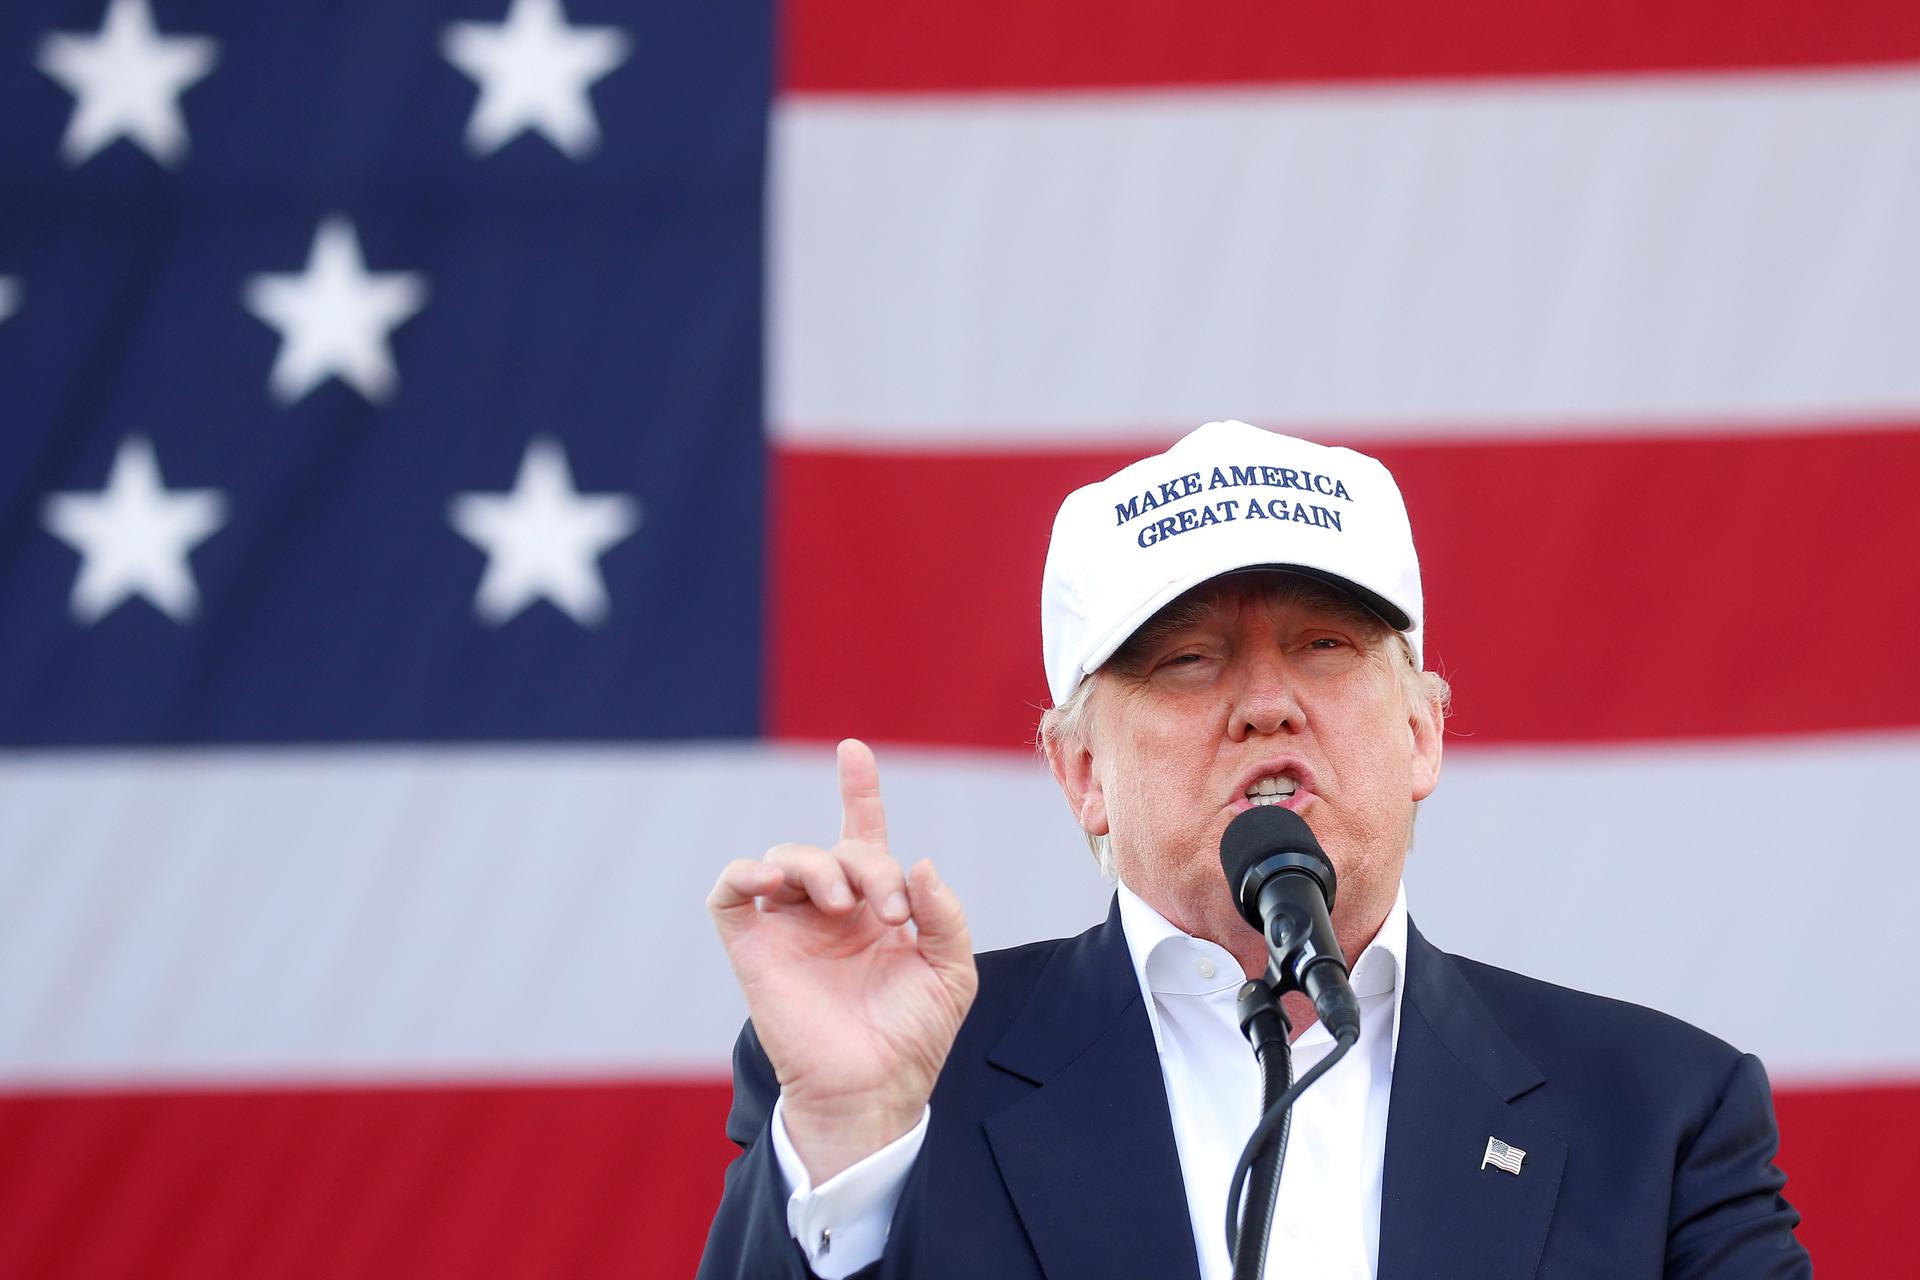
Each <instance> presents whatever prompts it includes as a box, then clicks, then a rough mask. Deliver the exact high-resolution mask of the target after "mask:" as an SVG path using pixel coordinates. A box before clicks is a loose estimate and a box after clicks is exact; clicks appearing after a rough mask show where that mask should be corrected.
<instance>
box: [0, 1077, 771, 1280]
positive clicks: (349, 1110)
mask: <svg viewBox="0 0 1920 1280" xmlns="http://www.w3.org/2000/svg"><path fill="white" fill-rule="evenodd" d="M729 1097H730V1091H729V1089H728V1088H727V1087H726V1086H725V1085H724V1084H720V1083H697V1084H680V1085H669V1084H648V1085H635V1086H627V1087H608V1086H596V1087H578V1088H569V1087H560V1086H555V1087H543V1088H434V1089H364V1090H299V1091H292V1090H289V1091H274V1092H248V1093H225V1092H198V1093H171V1094H135V1095H116V1094H105V1095H64V1096H63V1095H51V1096H29V1097H14V1098H7V1099H0V1276H22V1277H25V1276H32V1277H35V1278H36V1280H68V1278H71V1280H121V1278H122V1277H125V1278H126V1280H166V1278H169V1277H181V1278H182V1280H185V1278H186V1277H195V1278H196V1280H198V1278H203V1277H208V1276H273V1277H278V1278H280V1280H304V1278H307V1277H312V1278H313V1280H350V1278H357V1277H366V1278H367V1280H390V1278H391V1277H394V1276H408V1277H414V1278H416V1280H436V1278H437V1277H446V1280H470V1278H471V1277H474V1276H488V1277H521V1276H524V1277H527V1278H528V1280H535V1278H536V1277H538V1278H540V1280H545V1278H546V1277H551V1276H572V1277H607V1280H614V1278H615V1277H618V1278H620V1280H634V1277H651V1276H661V1277H665V1276H690V1275H692V1274H693V1272H694V1267H695V1265H696V1262H697V1260H698V1258H699V1256H700V1250H701V1248H702V1246H703V1245H704V1243H705V1239H706V1224H707V1222H708V1221H709V1220H710V1219H711V1217H712V1215H713V1207H714V1205H715V1204H716V1203H717V1202H718V1200H719V1196H720V1178H721V1171H722V1170H723V1169H724V1167H725V1165H726V1162H727V1161H728V1160H729V1159H731V1158H732V1155H733V1154H734V1148H733V1146H732V1144H730V1143H728V1142H727V1141H726V1138H725V1136H724V1134H723V1132H722V1126H723V1125H724V1123H725V1119H726V1109H727V1103H728V1100H729Z"/></svg>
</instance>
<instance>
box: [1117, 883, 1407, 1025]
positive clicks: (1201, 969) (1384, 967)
mask: <svg viewBox="0 0 1920 1280" xmlns="http://www.w3.org/2000/svg"><path fill="white" fill-rule="evenodd" d="M1117 888H1118V896H1119V899H1120V928H1121V931H1122V932H1123V933H1125V935H1126V938H1127V953H1128V955H1129V957H1130V958H1131V959H1132V961H1133V975H1134V979H1135V981H1137V982H1138V983H1139V984H1140V999H1141V1002H1142V1003H1144V1004H1145V1005H1146V1007H1147V1024H1148V1025H1149V1026H1150V1027H1152V1028H1153V1047H1154V1048H1155V1049H1157V1050H1159V1051H1161V1052H1163V1053H1164V1052H1165V1051H1166V1046H1165V1044H1164V1043H1163V1042H1162V1040H1161V1033H1160V1005H1159V997H1162V996H1208V995H1214V994H1216V993H1218V992H1221V991H1230V990H1234V989H1236V988H1238V987H1239V986H1240V984H1241V982H1243V981H1244V980H1245V975H1244V974H1243V973H1242V971H1241V969H1240V962H1239V961H1238V960H1236V959H1234V957H1233V953H1232V952H1230V951H1228V950H1227V949H1226V948H1225V947H1223V946H1221V945H1220V944H1219V943H1217V942H1211V941H1208V940H1207V939H1205V938H1196V937H1194V936H1192V935H1191V934H1188V933H1184V932H1182V931H1181V930H1180V928H1179V927H1178V926H1176V925H1175V924H1174V923H1173V922H1172V921H1170V920H1168V919H1167V918H1166V917H1165V916H1163V915H1161V914H1160V913H1159V912H1158V911H1156V910H1154V909H1153V908H1152V907H1150V906H1148V905H1147V903H1146V900H1145V899H1143V898H1141V897H1140V895H1139V894H1137V893H1135V892H1134V891H1133V890H1131V889H1129V888H1128V887H1127V885H1126V882H1125V881H1119V882H1117ZM1406 967H1407V886H1406V884H1405V883H1404V882H1402V883H1401V884H1400V886H1399V887H1398V888H1397V889H1396V891H1395V892H1394V895H1393V907H1392V909H1391V910H1389V911H1388V912H1387V918H1386V919H1385V920H1384V921H1382V922H1381V924H1380V931H1379V932H1378V933H1376V934H1375V935H1374V936H1373V941H1372V942H1369V943H1368V944H1367V948H1366V950H1364V951H1362V952H1361V953H1360V961H1359V963H1358V964H1356V965H1354V967H1353V973H1352V975H1351V981H1352V984H1353V994H1354V995H1355V996H1357V997H1360V998H1362V999H1364V998H1366V997H1368V996H1384V995H1391V996H1392V997H1393V1023H1392V1026H1393V1029H1394V1036H1393V1039H1394V1042H1395V1047H1396V1048H1397V1047H1398V1043H1399V1039H1400V1037H1399V1028H1400V999H1401V995H1402V993H1403V992H1404V991H1405V988H1406V984H1405V983H1403V982H1402V981H1401V980H1400V979H1401V975H1402V974H1404V973H1405V972H1406ZM1325 1035H1326V1031H1325V1029H1324V1028H1322V1027H1321V1026H1320V1025H1319V1024H1318V1023H1316V1024H1314V1026H1312V1027H1311V1028H1309V1029H1308V1030H1307V1031H1306V1032H1304V1033H1303V1036H1302V1038H1303V1039H1304V1038H1306V1037H1310V1036H1311V1037H1319V1036H1325Z"/></svg>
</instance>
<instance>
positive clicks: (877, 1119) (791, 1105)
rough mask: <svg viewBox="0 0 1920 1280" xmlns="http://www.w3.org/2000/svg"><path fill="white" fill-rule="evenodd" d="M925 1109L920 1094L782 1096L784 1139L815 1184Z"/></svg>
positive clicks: (883, 1142) (905, 1128)
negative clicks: (849, 1096) (892, 1095)
mask: <svg viewBox="0 0 1920 1280" xmlns="http://www.w3.org/2000/svg"><path fill="white" fill-rule="evenodd" d="M926 1109H927V1099H926V1098H925V1097H908V1096H899V1097H888V1098H876V1097H874V1096H872V1095H871V1094H869V1095H864V1096H860V1097H852V1098H809V1097H806V1096H805V1095H799V1096H795V1095H793V1094H788V1093H783V1094H782V1095H781V1101H780V1110H781V1117H782V1120H783V1122H784V1124H785V1126H786V1131H787V1141H788V1142H790V1143H791V1144H792V1146H793V1150H794V1154H796V1155H798V1156H799V1157H800V1162H801V1163H802V1164H803V1165H805V1166H806V1169H807V1177H808V1179H809V1180H810V1181H811V1182H812V1184H813V1185H814V1186H816V1187H818V1186H819V1185H820V1184H821V1183H823V1182H825V1181H827V1180H828V1179H829V1178H832V1177H834V1176H835V1175H837V1174H839V1173H841V1172H843V1171H844V1170H846V1169H849V1168H851V1167H852V1166H854V1165H856V1164H858V1163H860V1161H862V1160H864V1159H866V1158H867V1157H868V1156H870V1155H872V1154H873V1153H874V1152H876V1151H879V1150H881V1149H882V1148H884V1147H887V1146H889V1145H891V1144H892V1143H895V1142H898V1141H899V1140H900V1139H901V1138H903V1137H905V1136H906V1135H907V1134H908V1133H910V1132H912V1131H913V1128H914V1126H915V1125H917V1124H919V1123H920V1117H921V1116H922V1115H923V1114H924V1113H925V1111H926Z"/></svg>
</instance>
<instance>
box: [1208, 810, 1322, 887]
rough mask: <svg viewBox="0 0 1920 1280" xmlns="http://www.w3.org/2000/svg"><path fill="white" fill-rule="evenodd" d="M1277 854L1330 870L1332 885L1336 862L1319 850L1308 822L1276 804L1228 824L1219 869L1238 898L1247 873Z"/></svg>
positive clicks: (1221, 845) (1318, 843) (1223, 837)
mask: <svg viewBox="0 0 1920 1280" xmlns="http://www.w3.org/2000/svg"><path fill="white" fill-rule="evenodd" d="M1277 853H1299V854H1305V855H1306V856H1308V857H1310V858H1312V859H1313V860H1314V861H1316V862H1319V863H1322V864H1324V865H1325V866H1326V868H1327V875H1328V881H1329V883H1331V880H1332V874H1333V862H1332V860H1331V859H1329V858H1328V857H1327V855H1326V853H1325V852H1324V851H1322V850H1321V848H1320V842H1319V841H1318V840H1316V839H1315V838H1314V835H1313V829H1312V828H1311V827H1309V826H1307V820H1306V819H1305V818H1303V817H1301V816H1300V815H1299V814H1297V813H1295V812H1294V811H1293V810H1291V809H1284V808H1282V807H1281V806H1279V805H1277V804H1263V805H1255V806H1254V807H1253V808H1251V809H1249V810H1247V811H1246V812H1245V813H1243V814H1241V815H1240V816H1238V817H1236V818H1235V819H1234V820H1233V821H1232V822H1229V823H1228V824H1227V830H1226V833H1225V834H1224V835H1222V836H1221V837H1220V867H1221V869H1222V870H1223V871H1225V872H1226V873H1227V883H1228V884H1229V885H1230V886H1232V888H1233V891H1234V893H1235V894H1236V895H1238V894H1239V892H1240V886H1241V885H1242V884H1244V883H1245V882H1246V879H1247V872H1249V871H1251V870H1253V869H1254V868H1255V867H1256V866H1258V865H1259V864H1260V863H1262V862H1264V861H1266V860H1267V859H1268V858H1271V857H1273V856H1274V855H1275V854H1277Z"/></svg>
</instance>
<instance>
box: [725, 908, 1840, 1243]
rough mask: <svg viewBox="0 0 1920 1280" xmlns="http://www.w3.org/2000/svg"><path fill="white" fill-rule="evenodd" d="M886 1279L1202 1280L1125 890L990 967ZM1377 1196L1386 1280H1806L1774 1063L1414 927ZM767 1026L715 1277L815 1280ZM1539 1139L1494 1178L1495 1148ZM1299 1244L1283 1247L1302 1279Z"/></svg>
mask: <svg viewBox="0 0 1920 1280" xmlns="http://www.w3.org/2000/svg"><path fill="white" fill-rule="evenodd" d="M979 965H980V993H979V996H978V998H977V999H976V1000H975V1002H974V1005H973V1009H972V1011H971V1012H970V1013H969V1014H968V1016H967V1019H966V1022H965V1024H964V1025H963V1026H962V1027H961V1030H960V1034H959V1037H958V1039H957V1040H956V1041H955V1043H954V1047H953V1052H952V1054H951V1055H949V1057H948V1060H947V1063H946V1066H945V1068H944V1069H943V1070H942V1072H941V1074H940V1080H939V1084H938V1086H937V1087H936V1088H935V1090H934V1094H933V1104H932V1106H933V1114H932V1120H931V1123H930V1125H929V1128H928V1132H927V1137H926V1142H925V1145H924V1146H923V1147H922V1149H921V1152H920V1156H919V1158H918V1160H917V1161H916V1162H915V1164H914V1167H913V1171H912V1173H911V1174H910V1175H909V1177H908V1180H907V1183H906V1187H905V1189H904V1190H903V1192H902V1194H901V1198H900V1204H899V1207H898V1209H897V1210H896V1212H895V1214H894V1218H893V1228H892V1234H891V1236H890V1238H889V1240H888V1244H887V1252H886V1256H885V1257H884V1258H883V1259H882V1260H881V1261H880V1262H879V1263H878V1264H877V1265H876V1266H875V1267H873V1268H870V1269H868V1270H867V1271H864V1272H862V1273H861V1276H862V1277H863V1280H864V1278H865V1277H868V1276H877V1277H895V1276H900V1277H906V1276H912V1277H947V1276H952V1277H966V1278H967V1280H979V1278H981V1277H991V1278H992V1280H1073V1278H1076V1277H1087V1278H1088V1280H1093V1278H1095V1277H1098V1278H1100V1280H1108V1278H1111V1277H1116V1276H1142V1277H1153V1278H1154V1280H1198V1276H1199V1264H1198V1262H1197V1261H1196V1258H1195V1254H1194V1246H1193V1227H1192V1223H1191V1220H1190V1219H1189V1217H1188V1213H1187V1202H1186V1194H1185V1190H1184V1184H1183V1183H1182V1181H1181V1176H1180V1159H1179V1154H1178V1152H1177V1150H1176V1148H1175V1146H1174V1137H1173V1123H1172V1120H1171V1119H1170V1118H1169V1114H1168V1110H1167V1095H1166V1089H1165V1086H1164V1085H1163V1083H1162V1081H1161V1076H1160V1062H1159V1058H1158V1055H1157V1054H1156V1052H1155V1050H1154V1046H1153V1033H1152V1031H1151V1029H1150V1028H1149V1026H1148V1023H1147V1016H1146V1010H1145V1007H1144V1005H1143V1004H1142V1000H1141V995H1140V987H1139V983H1138V980H1137V979H1136V978H1135V976H1134V972H1133V969H1132V966H1131V964H1130V962H1129V959H1128V953H1127V944H1126V938H1125V935H1124V934H1123V932H1122V931H1121V927H1120V916H1119V910H1118V906H1117V904H1116V906H1115V908H1114V910H1113V911H1111V912H1110V913H1109V914H1108V917H1107V920H1106V923H1104V924H1102V925H1100V926H1098V927H1097V928H1094V929H1091V930H1089V931H1087V932H1086V933H1084V934H1081V935H1080V936H1079V937H1077V938H1071V939H1064V940H1055V941H1050V942H1041V943H1035V944H1032V945H1030V946H1024V947H1016V948H1014V949H1012V950H1009V951H1000V952H993V953H989V954H986V955H982V956H981V957H980V958H979ZM1404 981H1405V983H1406V991H1405V993H1404V995H1403V997H1402V1001H1401V1013H1400V1033H1399V1036H1400V1038H1399V1046H1398V1049H1397V1051H1396V1053H1395V1058H1394V1067H1393V1092H1392V1096H1391V1100H1390V1102H1389V1107H1388V1115H1387V1137H1386V1159H1385V1166H1384V1170H1383V1174H1382V1189H1381V1201H1380V1256H1379V1271H1378V1274H1379V1275H1380V1277H1381V1280H1396V1278H1398V1277H1443V1276H1446V1277H1472V1278H1473V1280H1521V1278H1522V1277H1532V1276H1541V1277H1596V1278H1598V1277H1605V1278H1606V1280H1620V1278H1621V1277H1638V1276H1662V1275H1665V1276H1673V1277H1696V1276H1716V1277H1738V1278H1739V1280H1752V1278H1754V1277H1775V1276H1782V1277H1784V1276H1796V1277H1797V1276H1810V1275H1811V1274H1812V1265H1811V1263H1810V1262H1809V1261H1808V1259H1807V1255H1806V1253H1805V1252H1804V1251H1803V1250H1802V1249H1801V1248H1800V1246H1799V1245H1798V1243H1797V1242H1796V1241H1795V1240H1794V1237H1793V1228H1794V1226H1795V1224H1796V1223H1798V1222H1799V1215H1798V1214H1797V1213H1796V1212H1794V1210H1793V1209H1792V1207H1791V1206H1789V1205H1788V1204H1787V1202H1786V1201H1785V1200H1784V1199H1783V1198H1782V1197H1781V1195H1780V1189H1781V1186H1782V1184H1783V1182H1784V1178H1783V1176H1782V1175H1781V1174H1780V1172H1779V1171H1778V1170H1777V1169H1775V1168H1774V1167H1773V1164H1772V1159H1773V1153H1774V1148H1775V1142H1776V1136H1775V1129H1774V1121H1773V1108H1772V1101H1771V1097H1770V1095H1769V1092H1768V1088H1767V1081H1766V1075H1765V1073H1764V1072H1763V1071H1762V1069H1761V1067H1760V1063H1759V1061H1758V1060H1757V1059H1755V1058H1753V1057H1751V1056H1748V1055H1743V1054H1741V1053H1739V1052H1738V1051H1736V1050H1735V1049H1733V1048H1732V1047H1730V1046H1729V1045H1726V1044H1724V1043H1722V1042H1721V1041H1719V1040H1716V1039H1714V1038H1713V1037H1712V1036H1709V1035H1707V1034H1706V1033H1705V1032H1703V1031H1699V1030H1697V1029H1695V1028H1693V1027H1690V1026H1688V1025H1686V1024H1685V1023H1682V1022H1679V1021H1677V1020H1676V1019H1673V1018H1670V1017H1667V1016H1666V1015H1664V1014H1660V1013H1655V1012H1653V1011H1651V1010H1648V1009H1642V1008H1639V1007H1636V1006H1633V1005H1628V1004H1623V1003H1620V1002H1618V1001H1614V1000H1606V999H1602V998H1600V997H1598V996H1591V995H1585V994H1582V993H1580V992H1576V991H1569V990H1567V989H1565V988H1563V987H1555V986H1552V985H1550V984H1548V983H1544V982H1539V981H1536V980H1534V979H1531V978H1525V977H1521V976H1520V975H1518V974H1514V973H1509V972H1507V971H1505V970H1501V969H1495V968H1492V967H1490V966H1488V965H1483V964H1478V963H1475V962H1474V961H1471V960H1464V959H1460V958H1458V957H1454V956H1450V955H1448V954H1446V953H1445V952H1442V951H1440V950H1439V949H1437V948H1435V947H1434V946H1433V945H1432V944H1431V943H1429V942H1427V941H1426V939H1424V938H1423V937H1421V935H1420V933H1419V931H1418V930H1417V929H1414V928H1412V927H1411V926H1409V928H1408V935H1407V957H1406V970H1405V979H1404ZM778 1088H779V1086H778V1084H777V1082H776V1081H775V1079H774V1074H773V1070H772V1067H771V1066H770V1065H769V1063H768V1061H767V1058H766V1055H765V1053H764V1052H763V1051H762V1050H761V1048H760V1044H759V1041H758V1040H757V1039H756V1038H755V1036H754V1034H753V1028H752V1026H751V1024H749V1025H748V1027H747V1028H746V1030H744V1031H743V1032H742V1033H741V1036H740V1041H739V1044H738V1045H737V1046H736V1049H735V1053H734V1104H733V1111H732V1114H731V1115H730V1117H729V1118H728V1122H727V1133H728V1136H730V1137H731V1138H732V1139H733V1140H734V1141H735V1142H737V1143H739V1144H740V1146H741V1147H742V1154H741V1155H740V1156H739V1158H738V1159H736V1160H735V1161H734V1162H733V1164H732V1165H731V1166H730V1167H729V1168H728V1170H727V1178H726V1191H725V1194H724V1196H723V1198H722V1200H721V1205H720V1210H719V1213H718V1215H717V1216H716V1217H715V1219H714V1222H713V1229H712V1232H711V1234H710V1236H709V1238H708V1241H707V1251H706V1256H705V1258H704V1260H703V1261H702V1263H701V1267H700V1276H701V1277H702V1278H703V1280H723V1278H729V1280H731V1278H739V1280H747V1278H749V1277H751V1278H752V1280H770V1278H774V1277H791V1278H793V1280H802V1278H804V1277H806V1276H807V1275H808V1274H809V1272H808V1269H807V1264H806V1259H805V1255H804V1254H802V1252H801V1251H800V1248H799V1246H798V1245H797V1244H796V1243H795V1242H794V1241H793V1239H792V1237H791V1236H790V1235H789V1234H788V1231H787V1223H786V1193H785V1187H784V1183H783V1182H782V1179H781V1176H780V1168H779V1162H778V1161H777V1160H776V1158H775V1156H774V1152H773V1143H772V1141H771V1140H770V1138H769V1137H768V1124H769V1120H770V1118H771V1113H772V1108H773V1102H774V1099H775V1097H776V1096H777V1094H778ZM1489 1137H1497V1138H1499V1139H1501V1140H1502V1141H1504V1142H1506V1143H1508V1144H1510V1145H1512V1146H1515V1147H1519V1148H1521V1149H1522V1150H1524V1151H1525V1152H1526V1159H1525V1162H1524V1163H1523V1165H1522V1166H1521V1171H1520V1173H1519V1174H1518V1175H1517V1176H1516V1175H1513V1174H1509V1173H1506V1172H1504V1171H1501V1170H1499V1169H1495V1168H1486V1169H1482V1168H1481V1167H1480V1166H1481V1157H1482V1156H1483V1154H1484V1153H1485V1151H1486V1146H1487V1139H1488V1138H1489ZM1286 1261H1287V1260H1286V1255H1285V1253H1284V1252H1278V1253H1276V1254H1275V1255H1274V1256H1272V1257H1270V1258H1269V1269H1270V1272H1271V1274H1273V1275H1275V1276H1285V1275H1286V1274H1287V1271H1286Z"/></svg>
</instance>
